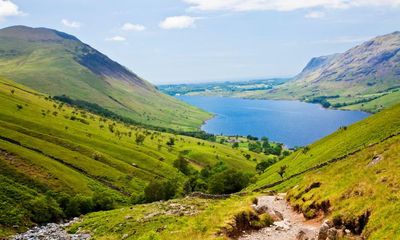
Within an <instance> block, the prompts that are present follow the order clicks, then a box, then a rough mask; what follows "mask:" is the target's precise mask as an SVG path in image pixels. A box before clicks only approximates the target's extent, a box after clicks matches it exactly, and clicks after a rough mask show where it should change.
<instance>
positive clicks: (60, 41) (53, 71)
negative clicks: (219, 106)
mask: <svg viewBox="0 0 400 240" xmlns="http://www.w3.org/2000/svg"><path fill="white" fill-rule="evenodd" d="M132 57H134V56H132ZM0 75H2V76H5V77H7V78H10V79H13V80H15V81H17V82H19V83H21V84H24V85H26V86H29V87H31V88H33V89H35V90H38V91H41V92H44V93H47V94H50V95H53V96H56V95H66V96H68V97H70V98H73V99H79V100H84V101H87V102H91V103H96V104H98V105H101V106H103V107H105V108H107V109H109V110H111V111H113V112H116V113H117V114H120V115H123V116H125V117H129V118H132V119H133V120H136V121H138V122H142V123H146V124H149V125H154V126H162V127H167V128H174V129H180V130H195V129H196V128H197V127H199V126H200V125H201V123H202V122H203V121H204V120H205V119H207V118H208V117H209V114H207V113H205V112H203V111H201V110H199V109H197V108H194V107H191V106H189V105H187V104H185V103H182V102H180V101H178V100H176V99H175V98H172V97H169V96H167V95H164V94H162V93H160V92H158V90H157V89H156V88H155V87H154V86H153V85H151V84H150V83H148V82H147V81H145V80H144V79H142V78H140V77H139V76H137V75H136V74H135V73H133V72H131V71H130V70H128V69H127V68H125V67H124V66H122V65H120V64H119V63H117V62H115V61H113V60H111V59H110V58H108V57H107V56H105V55H104V54H102V53H101V52H99V51H97V50H96V49H94V48H92V47H90V46H89V45H87V44H85V43H83V42H81V41H80V40H79V39H78V38H76V37H74V36H72V35H69V34H66V33H63V32H59V31H56V30H52V29H47V28H31V27H26V26H14V27H8V28H4V29H1V30H0Z"/></svg>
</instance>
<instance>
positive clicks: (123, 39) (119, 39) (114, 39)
mask: <svg viewBox="0 0 400 240" xmlns="http://www.w3.org/2000/svg"><path fill="white" fill-rule="evenodd" d="M106 40H107V41H111V42H124V41H126V38H125V37H122V36H114V37H111V38H107V39H106Z"/></svg>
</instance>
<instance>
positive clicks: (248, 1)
mask: <svg viewBox="0 0 400 240" xmlns="http://www.w3.org/2000/svg"><path fill="white" fill-rule="evenodd" d="M183 1H184V2H185V3H187V4H189V5H190V9H192V10H202V11H216V10H230V11H260V10H271V11H294V10H298V9H310V8H330V9H332V8H333V9H335V8H351V7H363V6H374V7H377V6H383V7H399V6H400V0H183Z"/></svg>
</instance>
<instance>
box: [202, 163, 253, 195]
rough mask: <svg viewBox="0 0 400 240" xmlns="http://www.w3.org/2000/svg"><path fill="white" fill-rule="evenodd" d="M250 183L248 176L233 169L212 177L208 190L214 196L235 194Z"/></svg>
mask: <svg viewBox="0 0 400 240" xmlns="http://www.w3.org/2000/svg"><path fill="white" fill-rule="evenodd" d="M249 182H250V177H249V176H248V175H247V174H244V173H241V172H238V171H236V170H233V169H227V170H224V171H222V172H220V173H217V174H215V175H213V176H211V178H210V180H209V183H208V189H209V192H210V193H214V194H228V193H234V192H238V191H240V190H242V189H243V188H245V187H246V186H247V185H248V184H249Z"/></svg>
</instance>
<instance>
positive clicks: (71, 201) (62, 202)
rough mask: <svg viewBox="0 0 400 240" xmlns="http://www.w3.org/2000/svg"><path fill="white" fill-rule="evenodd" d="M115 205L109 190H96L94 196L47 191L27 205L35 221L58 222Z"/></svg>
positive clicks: (31, 218)
mask: <svg viewBox="0 0 400 240" xmlns="http://www.w3.org/2000/svg"><path fill="white" fill-rule="evenodd" d="M114 205H115V200H114V197H113V196H112V195H111V194H110V193H107V192H95V193H94V194H93V196H91V197H89V196H84V195H75V196H73V197H71V196H70V195H68V194H66V193H55V192H52V191H49V192H47V193H46V194H45V195H39V196H37V197H35V198H33V199H31V200H30V201H29V202H28V203H27V206H26V209H29V210H30V212H31V214H29V216H30V220H31V221H32V222H35V223H47V222H56V221H59V220H61V219H65V218H72V217H77V216H80V215H81V214H86V213H89V212H94V211H101V210H110V209H113V208H114Z"/></svg>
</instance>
